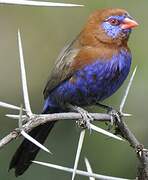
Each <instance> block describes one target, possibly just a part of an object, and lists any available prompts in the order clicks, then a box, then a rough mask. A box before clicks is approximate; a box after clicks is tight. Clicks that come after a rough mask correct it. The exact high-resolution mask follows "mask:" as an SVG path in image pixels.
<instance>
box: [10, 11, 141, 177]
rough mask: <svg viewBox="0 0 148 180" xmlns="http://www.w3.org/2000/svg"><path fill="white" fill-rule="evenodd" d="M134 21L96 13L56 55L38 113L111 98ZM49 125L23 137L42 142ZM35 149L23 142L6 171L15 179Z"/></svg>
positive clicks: (127, 59) (127, 58) (123, 72)
mask: <svg viewBox="0 0 148 180" xmlns="http://www.w3.org/2000/svg"><path fill="white" fill-rule="evenodd" d="M136 26H138V24H137V22H136V21H135V20H134V19H133V18H132V17H131V16H130V15H129V14H128V12H127V11H125V10H124V9H111V8H110V9H103V10H97V11H95V12H94V13H92V14H91V15H90V17H89V18H88V22H87V23H86V25H85V26H84V28H83V30H82V31H81V33H80V34H79V36H78V37H77V38H76V39H75V40H74V41H73V42H72V43H70V44H69V45H68V46H67V47H65V48H64V49H63V50H62V52H61V53H60V55H59V57H58V59H57V61H56V63H55V66H54V68H53V71H52V72H51V74H50V78H49V80H48V82H47V84H46V86H45V89H44V98H45V103H44V107H43V113H45V114H46V113H58V112H65V111H68V108H67V104H71V105H76V106H80V107H85V106H88V105H95V104H97V103H98V102H100V101H102V100H104V99H106V98H108V97H109V96H111V95H112V94H113V93H114V92H115V91H117V89H118V88H119V87H120V86H121V85H122V83H123V82H124V80H125V79H126V77H127V75H128V73H129V71H130V66H131V59H132V57H131V52H130V50H129V48H128V45H127V42H128V39H129V35H130V33H131V30H132V28H134V27H136ZM54 124H55V122H49V123H47V124H44V125H40V126H38V127H36V128H34V129H33V130H32V131H31V132H30V133H29V134H30V135H31V136H32V137H33V138H35V139H36V140H37V141H39V142H40V143H44V141H45V139H46V138H47V136H48V134H49V132H50V131H51V129H52V128H53V126H54ZM38 151H39V148H38V147H37V146H36V145H34V144H32V143H31V142H29V141H28V140H26V139H24V141H23V142H22V144H21V145H20V147H19V148H18V149H17V151H16V153H15V154H14V156H13V158H12V160H11V162H10V167H9V168H10V169H12V168H14V169H15V175H16V176H19V175H21V174H23V173H24V172H25V170H26V169H27V168H28V167H29V166H30V164H31V163H32V162H31V161H32V160H33V159H34V158H35V157H36V155H37V153H38Z"/></svg>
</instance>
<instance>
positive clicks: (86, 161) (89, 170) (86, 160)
mask: <svg viewBox="0 0 148 180" xmlns="http://www.w3.org/2000/svg"><path fill="white" fill-rule="evenodd" d="M85 164H86V168H87V171H88V172H89V173H93V171H92V168H91V165H90V163H89V161H88V159H87V158H85ZM89 180H95V178H94V177H89Z"/></svg>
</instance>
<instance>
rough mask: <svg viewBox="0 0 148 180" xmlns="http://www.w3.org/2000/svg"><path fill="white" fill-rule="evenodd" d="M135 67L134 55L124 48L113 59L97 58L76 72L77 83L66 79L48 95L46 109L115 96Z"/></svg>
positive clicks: (92, 101)
mask: <svg viewBox="0 0 148 180" xmlns="http://www.w3.org/2000/svg"><path fill="white" fill-rule="evenodd" d="M130 66H131V54H130V53H129V52H127V51H126V50H121V51H120V52H119V53H118V54H117V55H113V57H112V58H111V59H109V60H103V61H102V60H96V61H94V62H93V63H92V64H89V65H87V66H85V67H84V68H83V69H81V70H78V71H77V72H75V74H74V75H73V78H74V79H75V81H74V82H71V81H69V80H66V81H65V82H63V83H62V84H60V85H59V86H58V87H57V88H56V89H55V90H54V91H53V92H52V93H51V94H50V95H49V97H48V98H47V100H46V101H45V105H44V110H45V109H50V108H52V109H53V107H55V108H57V107H58V106H60V107H61V108H62V107H63V104H65V103H70V104H75V105H78V106H86V105H90V104H91V105H92V104H95V103H96V102H99V101H102V100H104V99H106V98H107V97H109V96H111V95H112V94H113V93H114V92H115V91H116V90H117V89H118V88H119V87H120V86H121V84H122V83H123V81H124V80H125V79H126V77H127V75H128V73H129V70H130Z"/></svg>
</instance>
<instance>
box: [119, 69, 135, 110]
mask: <svg viewBox="0 0 148 180" xmlns="http://www.w3.org/2000/svg"><path fill="white" fill-rule="evenodd" d="M136 71H137V66H136V67H135V69H134V71H133V73H132V76H131V78H130V80H129V83H128V85H127V88H126V90H125V94H124V96H123V98H122V101H121V104H120V112H122V111H123V108H124V105H125V102H126V99H127V96H128V93H129V90H130V87H131V85H132V82H133V79H134V77H135V74H136Z"/></svg>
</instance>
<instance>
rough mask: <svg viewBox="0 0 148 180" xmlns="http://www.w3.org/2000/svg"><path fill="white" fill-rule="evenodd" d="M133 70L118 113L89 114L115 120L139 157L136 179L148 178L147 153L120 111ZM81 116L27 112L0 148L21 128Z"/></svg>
mask: <svg viewBox="0 0 148 180" xmlns="http://www.w3.org/2000/svg"><path fill="white" fill-rule="evenodd" d="M18 40H19V48H22V46H21V38H20V33H19V32H18ZM19 50H22V49H19ZM20 52H21V51H20ZM21 56H23V54H21ZM20 59H22V60H23V58H20ZM20 63H22V62H20ZM21 68H25V67H21ZM135 71H136V70H135ZM135 71H134V73H133V75H132V77H131V79H130V82H129V84H128V87H127V89H126V92H125V95H124V97H123V100H122V102H121V106H120V113H119V115H117V114H116V115H115V114H114V115H115V116H114V115H113V114H101V113H92V114H90V115H91V116H92V117H93V118H94V120H96V121H101V122H112V119H113V118H114V122H115V125H116V128H117V129H118V133H119V134H120V135H121V136H122V137H123V138H124V139H126V140H127V141H128V142H129V144H130V145H131V147H132V148H133V149H134V150H135V152H136V154H137V157H138V159H139V162H140V165H139V167H138V180H148V154H147V150H146V149H145V148H144V146H143V145H142V144H141V143H140V142H139V141H138V140H137V138H136V137H135V135H134V134H133V133H132V132H131V131H130V129H129V128H128V127H127V125H126V123H125V122H124V121H123V117H124V116H125V114H124V113H123V112H122V109H123V107H124V104H125V101H126V98H127V95H128V92H129V89H130V86H131V82H132V80H133V77H134V74H135ZM22 72H23V71H22V69H21V76H22V81H25V80H24V77H25V75H23V73H25V71H24V72H23V73H22ZM25 78H26V77H25ZM22 83H23V82H22ZM24 86H25V87H23V91H24V100H25V109H26V110H25V109H23V110H24V111H25V112H28V109H30V110H29V111H30V112H31V108H30V103H29V102H28V101H29V98H28V97H25V94H28V92H27V91H28V90H27V84H26V85H24ZM27 96H28V95H27ZM26 100H27V101H26ZM0 106H3V107H7V108H12V109H19V108H18V107H16V106H13V105H8V104H7V103H2V102H0ZM8 116H9V117H11V118H15V119H19V118H20V116H19V115H8ZM81 118H82V116H81V114H79V113H73V112H72V113H56V114H49V115H36V114H32V113H27V115H23V116H22V124H23V125H22V127H21V128H16V129H14V130H13V131H12V132H10V133H9V134H8V135H7V136H5V137H4V138H3V139H1V140H0V148H2V147H4V146H5V145H6V144H8V143H9V142H10V141H12V140H13V139H15V138H16V137H18V136H20V135H23V134H21V132H22V130H23V132H29V131H31V130H32V129H33V128H35V127H37V126H39V125H41V124H44V123H47V122H49V121H57V120H78V119H81ZM92 127H93V126H92ZM104 134H105V133H104ZM77 162H78V160H77ZM40 164H41V163H40ZM71 172H73V173H77V169H75V170H74V169H73V170H71ZM90 177H93V176H92V175H91V176H90ZM102 179H103V178H102ZM109 179H111V178H109ZM114 179H115V178H114ZM116 179H117V178H116ZM118 179H119V178H118Z"/></svg>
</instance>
